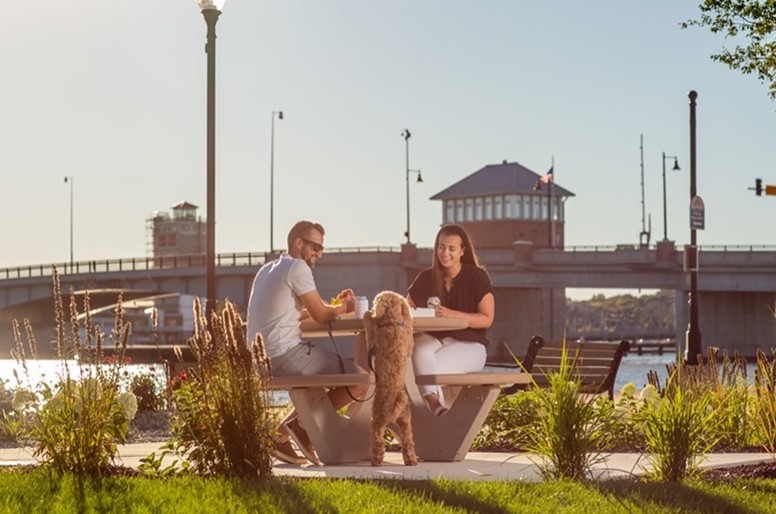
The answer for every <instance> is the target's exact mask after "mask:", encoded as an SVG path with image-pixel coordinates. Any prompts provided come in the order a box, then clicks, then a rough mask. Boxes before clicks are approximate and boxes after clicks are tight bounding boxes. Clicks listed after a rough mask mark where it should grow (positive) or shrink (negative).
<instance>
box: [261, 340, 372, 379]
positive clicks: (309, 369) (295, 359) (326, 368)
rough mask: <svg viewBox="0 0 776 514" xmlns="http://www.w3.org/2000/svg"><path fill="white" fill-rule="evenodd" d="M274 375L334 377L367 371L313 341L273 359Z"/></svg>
mask: <svg viewBox="0 0 776 514" xmlns="http://www.w3.org/2000/svg"><path fill="white" fill-rule="evenodd" d="M271 363H272V374H273V375H274V376H276V377H280V376H283V375H334V374H337V373H342V372H343V371H342V369H343V367H344V370H345V371H344V372H345V373H366V371H365V370H364V369H363V368H361V366H359V365H357V364H356V363H354V362H353V361H352V360H350V359H344V358H343V359H342V366H340V358H339V356H338V355H337V354H336V353H334V352H332V351H331V350H328V349H326V348H322V347H321V346H319V345H317V344H315V343H314V342H312V341H303V342H301V343H299V344H297V345H296V346H294V347H292V348H291V349H290V350H288V351H287V352H286V353H284V354H283V355H280V356H278V357H274V358H272V359H271Z"/></svg>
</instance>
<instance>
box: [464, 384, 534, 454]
mask: <svg viewBox="0 0 776 514" xmlns="http://www.w3.org/2000/svg"><path fill="white" fill-rule="evenodd" d="M533 401H534V398H533V396H531V395H527V394H524V393H523V392H518V393H517V394H514V395H511V396H499V397H498V398H497V399H496V402H495V403H494V404H493V408H491V410H490V413H489V414H488V417H487V418H486V420H485V423H484V425H483V427H482V430H480V432H479V433H478V434H477V437H476V438H475V439H474V443H473V445H472V449H474V450H475V451H504V450H508V451H518V450H520V449H522V448H523V447H524V446H525V444H526V443H527V442H528V431H530V430H532V429H533V425H534V424H535V423H536V422H537V417H538V415H537V412H536V406H535V405H534V403H533Z"/></svg>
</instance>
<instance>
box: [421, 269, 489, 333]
mask: <svg viewBox="0 0 776 514" xmlns="http://www.w3.org/2000/svg"><path fill="white" fill-rule="evenodd" d="M492 292H493V285H492V284H491V283H490V277H488V274H487V273H486V272H485V270H484V269H482V268H478V267H477V266H472V265H471V264H463V265H462V267H461V272H460V273H458V275H457V276H456V277H455V278H454V279H453V283H452V286H451V287H450V291H448V292H447V294H446V295H445V296H444V297H443V298H440V300H441V301H442V305H444V306H445V307H448V308H450V309H453V310H456V311H461V312H477V306H478V305H479V304H480V301H481V300H482V298H483V297H484V296H485V295H486V294H488V293H492ZM429 296H436V294H435V293H434V292H433V291H432V289H431V268H428V269H425V270H423V271H421V272H420V273H419V274H418V276H417V277H415V281H414V282H413V283H412V285H411V286H410V297H411V298H412V301H413V302H414V303H415V305H416V306H417V307H425V306H426V302H427V301H428V298H429ZM485 331H486V329H484V328H464V329H461V330H446V331H444V332H429V333H430V334H431V335H432V336H434V337H436V338H438V339H442V338H444V337H452V338H454V339H458V340H459V341H476V342H478V343H482V344H483V345H485V346H487V345H488V338H487V337H486V336H485Z"/></svg>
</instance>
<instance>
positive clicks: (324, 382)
mask: <svg viewBox="0 0 776 514" xmlns="http://www.w3.org/2000/svg"><path fill="white" fill-rule="evenodd" d="M467 326H468V322H467V321H466V320H463V319H460V318H436V317H415V318H413V330H414V331H415V332H429V331H446V330H458V329H461V328H466V327H467ZM329 329H330V330H331V333H332V335H333V336H334V337H337V336H353V335H355V336H356V347H355V355H354V359H353V360H354V361H355V362H356V363H357V364H359V365H360V366H361V367H362V368H364V369H368V364H367V341H366V332H365V328H364V323H363V320H361V319H356V318H355V317H353V316H352V314H351V315H350V316H347V317H343V319H337V320H332V321H331V322H329V324H328V327H327V325H326V324H321V323H317V322H315V321H313V320H311V319H308V320H305V321H303V322H302V334H303V336H304V337H305V338H317V337H328V335H329ZM406 381H407V391H408V393H409V395H410V399H411V401H412V426H413V435H414V438H415V449H416V452H417V454H418V457H419V458H421V459H422V460H426V461H460V460H461V459H463V458H464V456H465V455H466V453H467V452H468V450H469V448H470V447H471V443H472V441H473V440H474V437H475V436H476V435H477V432H478V431H479V430H480V428H481V427H482V424H483V423H484V421H485V418H486V417H487V415H488V412H489V411H490V408H491V407H492V405H493V402H495V400H496V397H497V396H498V394H499V391H500V386H501V385H504V384H514V383H527V382H528V381H529V378H528V377H527V376H526V375H525V374H524V373H515V372H508V373H488V372H482V373H460V374H445V375H424V376H418V377H415V376H414V374H413V370H412V365H411V363H408V366H407V373H406ZM418 383H424V384H438V385H442V386H444V387H448V388H451V389H450V391H449V392H448V391H446V393H445V395H446V397H447V398H449V400H448V404H449V407H450V410H449V411H448V412H447V413H446V414H445V415H444V416H441V417H440V416H435V415H434V414H433V413H431V412H430V411H429V410H428V408H427V407H426V404H425V401H424V400H423V398H422V397H421V396H420V393H419V391H418V388H417V384H418ZM359 384H369V390H368V391H367V394H366V396H365V399H364V400H363V401H355V402H353V403H352V404H351V405H350V406H349V408H348V409H347V412H345V413H344V415H340V413H338V412H337V411H336V410H335V409H334V407H333V406H332V404H331V402H330V401H329V398H328V396H327V395H326V391H327V390H328V389H330V388H332V387H339V386H354V385H359ZM271 387H272V388H273V389H284V390H288V394H289V397H290V398H291V401H292V403H293V404H294V407H295V408H296V410H297V413H298V415H299V420H300V422H301V424H302V425H303V426H304V427H305V430H306V431H307V433H308V435H309V436H310V440H311V441H312V443H313V445H314V446H315V449H316V451H317V453H318V457H319V458H320V459H321V461H322V462H323V463H324V464H343V463H350V462H357V461H359V460H362V459H368V458H369V451H370V441H371V438H370V432H371V413H372V396H373V392H374V375H373V374H371V373H363V374H336V375H312V376H309V375H307V376H281V377H275V378H273V380H272V384H271Z"/></svg>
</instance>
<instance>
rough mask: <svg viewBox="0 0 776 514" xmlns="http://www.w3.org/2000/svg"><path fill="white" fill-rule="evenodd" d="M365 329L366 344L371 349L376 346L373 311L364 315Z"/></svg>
mask: <svg viewBox="0 0 776 514" xmlns="http://www.w3.org/2000/svg"><path fill="white" fill-rule="evenodd" d="M364 329H365V331H366V344H367V346H368V347H371V346H372V345H373V344H374V330H375V320H374V318H373V317H372V311H366V312H365V313H364Z"/></svg>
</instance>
